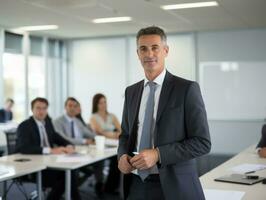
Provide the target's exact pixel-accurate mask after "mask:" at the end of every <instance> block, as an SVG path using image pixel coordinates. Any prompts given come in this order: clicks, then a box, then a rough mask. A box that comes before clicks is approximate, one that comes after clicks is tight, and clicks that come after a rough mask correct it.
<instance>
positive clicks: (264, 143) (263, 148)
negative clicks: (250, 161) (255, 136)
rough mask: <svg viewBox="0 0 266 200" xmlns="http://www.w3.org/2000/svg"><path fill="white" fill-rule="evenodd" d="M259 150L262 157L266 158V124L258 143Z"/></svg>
mask: <svg viewBox="0 0 266 200" xmlns="http://www.w3.org/2000/svg"><path fill="white" fill-rule="evenodd" d="M257 150H258V154H259V156H260V157H263V158H266V124H264V125H263V127H262V130H261V139H260V142H259V144H258V145H257Z"/></svg>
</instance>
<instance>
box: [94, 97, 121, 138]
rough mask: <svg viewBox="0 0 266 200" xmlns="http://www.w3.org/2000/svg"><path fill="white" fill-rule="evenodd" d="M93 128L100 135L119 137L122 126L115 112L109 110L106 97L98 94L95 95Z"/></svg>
mask: <svg viewBox="0 0 266 200" xmlns="http://www.w3.org/2000/svg"><path fill="white" fill-rule="evenodd" d="M90 125H91V128H92V129H93V130H94V131H95V132H96V133H97V134H99V135H103V136H105V137H106V138H112V139H118V137H119V135H120V133H121V126H120V123H119V121H118V119H117V118H116V116H115V115H114V114H111V113H109V112H108V111H107V103H106V97H105V96H104V95H103V94H96V95H95V96H94V97H93V105H92V117H91V120H90Z"/></svg>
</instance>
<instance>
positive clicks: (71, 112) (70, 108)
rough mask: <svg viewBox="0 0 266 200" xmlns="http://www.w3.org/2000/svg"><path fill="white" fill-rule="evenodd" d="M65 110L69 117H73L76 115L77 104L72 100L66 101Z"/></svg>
mask: <svg viewBox="0 0 266 200" xmlns="http://www.w3.org/2000/svg"><path fill="white" fill-rule="evenodd" d="M65 109H66V113H67V115H68V116H69V117H75V116H76V115H77V109H78V103H77V102H75V101H72V100H68V101H67V103H66V106H65Z"/></svg>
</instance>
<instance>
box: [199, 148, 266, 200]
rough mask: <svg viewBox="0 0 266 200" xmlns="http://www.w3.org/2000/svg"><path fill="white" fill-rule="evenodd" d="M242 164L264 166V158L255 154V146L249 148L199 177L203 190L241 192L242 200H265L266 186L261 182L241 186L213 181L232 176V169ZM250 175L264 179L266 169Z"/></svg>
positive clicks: (265, 160) (265, 162) (265, 163)
mask: <svg viewBox="0 0 266 200" xmlns="http://www.w3.org/2000/svg"><path fill="white" fill-rule="evenodd" d="M243 164H256V165H266V158H260V157H259V156H258V155H257V153H256V152H255V145H252V146H250V147H249V148H247V149H245V150H244V151H242V152H240V153H239V154H237V155H236V156H234V157H233V158H231V159H230V160H228V161H226V162H225V163H223V164H221V165H219V166H218V167H216V168H214V169H213V170H211V171H209V172H208V173H206V174H204V175H203V176H201V177H200V181H201V184H202V186H203V188H204V190H205V189H215V190H224V191H242V192H245V194H244V196H243V198H242V200H265V199H266V185H265V184H262V183H261V182H260V183H256V184H254V185H242V184H234V183H225V182H217V181H214V179H215V178H218V177H221V176H223V175H229V174H232V171H231V170H232V168H234V167H236V166H240V165H241V166H243ZM250 175H251V174H250ZM252 175H259V176H260V177H265V178H266V169H264V170H260V171H256V172H255V173H252Z"/></svg>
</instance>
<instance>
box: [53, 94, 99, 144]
mask: <svg viewBox="0 0 266 200" xmlns="http://www.w3.org/2000/svg"><path fill="white" fill-rule="evenodd" d="M77 108H78V101H77V100H76V99H75V98H73V97H69V98H67V100H66V102H65V111H66V113H65V114H64V115H62V116H60V117H58V118H57V119H55V120H54V122H53V123H54V127H55V130H56V131H57V132H58V133H59V134H60V135H61V136H62V137H64V138H65V139H66V140H67V141H69V142H70V143H71V144H74V145H82V144H92V143H93V141H94V137H95V133H93V132H92V131H90V130H89V129H88V128H87V127H86V126H84V125H83V124H82V123H81V121H80V120H79V119H77V118H76V115H77Z"/></svg>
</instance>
